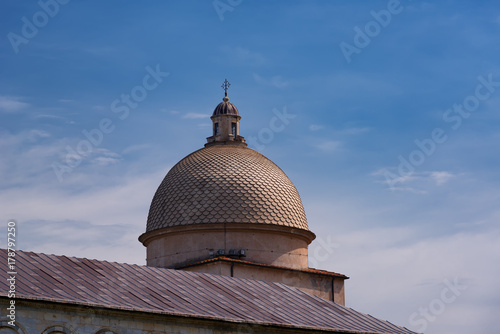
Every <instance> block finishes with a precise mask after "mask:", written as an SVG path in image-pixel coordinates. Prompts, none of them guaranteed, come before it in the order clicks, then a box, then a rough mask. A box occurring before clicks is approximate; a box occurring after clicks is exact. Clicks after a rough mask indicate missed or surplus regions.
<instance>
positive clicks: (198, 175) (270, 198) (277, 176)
mask: <svg viewBox="0 0 500 334" xmlns="http://www.w3.org/2000/svg"><path fill="white" fill-rule="evenodd" d="M221 104H222V103H221ZM216 110H217V109H216ZM235 110H236V108H235ZM217 223H250V224H267V225H279V226H284V227H293V228H298V229H302V230H308V226H307V220H306V216H305V213H304V208H303V206H302V201H301V199H300V196H299V194H298V192H297V189H296V188H295V186H294V185H293V183H292V182H291V181H290V179H289V178H288V177H287V176H286V174H285V173H284V172H283V171H282V170H281V169H280V168H279V167H278V166H277V165H276V164H274V163H273V162H272V161H271V160H269V159H268V158H266V157H265V156H263V155H262V154H260V153H258V152H257V151H254V150H252V149H250V148H247V147H245V146H243V145H223V144H221V145H213V146H207V147H205V148H202V149H200V150H198V151H195V152H193V153H191V154H190V155H188V156H187V157H185V158H184V159H182V160H181V161H180V162H178V163H177V164H176V165H175V166H174V167H172V169H171V170H170V171H169V172H168V173H167V175H166V176H165V178H164V179H163V182H162V183H161V185H160V186H159V187H158V190H157V191H156V193H155V195H154V197H153V200H152V203H151V207H150V210H149V215H148V222H147V228H146V233H147V232H151V231H154V230H159V229H163V228H166V227H174V226H185V225H195V224H217Z"/></svg>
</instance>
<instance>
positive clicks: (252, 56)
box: [222, 46, 266, 66]
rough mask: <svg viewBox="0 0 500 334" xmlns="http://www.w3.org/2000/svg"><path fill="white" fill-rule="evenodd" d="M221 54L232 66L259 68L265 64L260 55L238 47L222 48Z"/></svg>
mask: <svg viewBox="0 0 500 334" xmlns="http://www.w3.org/2000/svg"><path fill="white" fill-rule="evenodd" d="M222 52H223V54H224V55H225V58H226V59H227V61H228V62H230V63H232V64H238V65H250V66H260V65H263V64H265V63H266V59H265V58H264V56H262V55H261V54H260V53H258V52H253V51H250V50H249V49H246V48H242V47H239V46H238V47H232V46H223V47H222Z"/></svg>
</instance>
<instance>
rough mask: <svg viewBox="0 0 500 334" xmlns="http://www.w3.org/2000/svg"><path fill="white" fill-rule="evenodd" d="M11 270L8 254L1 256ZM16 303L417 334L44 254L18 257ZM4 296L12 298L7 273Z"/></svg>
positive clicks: (343, 314) (206, 284) (300, 298)
mask: <svg viewBox="0 0 500 334" xmlns="http://www.w3.org/2000/svg"><path fill="white" fill-rule="evenodd" d="M0 261H2V263H7V251H6V250H5V249H1V250H0ZM16 269H17V272H18V274H17V279H16V288H17V291H16V298H17V299H32V300H46V301H53V302H63V303H74V304H84V305H93V306H98V307H106V308H113V309H126V310H131V311H141V312H153V313H164V314H170V315H174V316H176V315H177V316H188V317H198V318H209V319H220V320H226V321H238V322H247V323H255V324H272V325H276V326H286V327H299V328H314V329H318V330H319V329H321V330H340V331H346V332H352V333H356V332H363V333H397V334H411V333H414V332H412V331H410V330H408V329H406V328H403V327H399V326H396V325H393V324H391V323H389V322H387V321H382V320H379V319H376V318H373V317H372V316H370V315H366V314H363V313H360V312H357V311H354V310H353V309H350V308H346V307H343V306H340V305H337V304H335V303H332V302H329V301H326V300H324V299H321V298H319V297H316V296H313V295H310V294H307V293H305V292H302V291H300V290H298V289H295V288H290V287H288V286H286V285H284V284H278V283H272V282H264V281H256V280H248V279H239V278H232V277H226V276H218V275H209V274H202V273H196V272H188V271H182V270H173V269H164V268H156V267H147V266H138V265H133V264H123V263H115V262H107V261H98V260H89V259H85V258H74V257H67V256H56V255H47V254H43V253H33V252H23V251H17V253H16ZM0 276H1V277H2V278H1V282H2V283H1V284H0V287H1V288H0V290H1V295H2V296H4V297H6V296H7V292H8V286H7V281H6V279H7V277H8V274H7V273H6V271H2V272H1V274H0Z"/></svg>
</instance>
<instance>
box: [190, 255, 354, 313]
mask: <svg viewBox="0 0 500 334" xmlns="http://www.w3.org/2000/svg"><path fill="white" fill-rule="evenodd" d="M182 270H187V271H195V272H201V273H207V274H215V275H224V276H230V277H238V278H247V279H255V280H262V281H270V282H276V283H283V284H286V285H288V286H291V287H294V288H298V289H300V290H302V291H304V292H306V293H309V294H312V295H315V296H317V297H320V298H323V299H326V300H329V301H333V302H335V303H337V304H340V305H345V296H344V279H343V278H341V277H333V276H327V275H320V274H316V273H314V272H301V271H296V270H287V269H286V268H273V267H266V266H257V265H249V264H244V263H238V262H229V261H227V262H226V261H217V262H211V263H203V264H200V265H196V266H191V267H187V268H183V269H182Z"/></svg>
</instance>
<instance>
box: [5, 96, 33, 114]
mask: <svg viewBox="0 0 500 334" xmlns="http://www.w3.org/2000/svg"><path fill="white" fill-rule="evenodd" d="M29 106H30V104H29V103H26V102H23V101H22V98H21V97H18V96H0V111H3V112H8V113H10V112H16V111H19V110H21V109H24V108H27V107H29Z"/></svg>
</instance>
